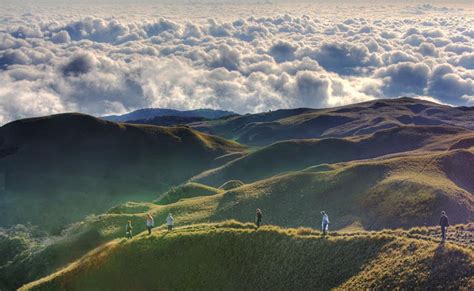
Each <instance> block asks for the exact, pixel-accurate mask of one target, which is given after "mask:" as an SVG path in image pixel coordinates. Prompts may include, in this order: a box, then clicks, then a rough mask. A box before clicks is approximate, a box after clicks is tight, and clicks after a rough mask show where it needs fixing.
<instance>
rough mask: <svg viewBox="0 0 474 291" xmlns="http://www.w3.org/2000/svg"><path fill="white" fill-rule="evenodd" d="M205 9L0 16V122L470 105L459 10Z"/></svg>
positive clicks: (468, 50) (465, 36)
mask: <svg viewBox="0 0 474 291" xmlns="http://www.w3.org/2000/svg"><path fill="white" fill-rule="evenodd" d="M98 7H99V6H98ZM206 7H207V8H209V7H210V6H206V5H204V6H199V5H196V6H193V5H188V6H179V5H177V6H139V7H135V6H124V7H121V6H120V5H118V6H107V7H106V8H100V9H99V8H97V9H95V8H94V7H91V8H87V9H86V8H83V7H82V8H81V9H78V8H66V7H62V8H61V7H59V8H57V9H47V8H43V9H38V10H36V12H32V13H26V14H25V13H24V10H22V9H17V10H16V11H15V10H12V11H10V10H7V9H6V8H0V80H1V84H2V88H1V89H0V114H1V116H0V122H7V121H9V120H12V119H16V118H21V117H27V116H34V115H43V114H50V113H57V112H63V111H82V112H85V113H89V114H96V115H102V114H109V113H121V112H124V111H129V110H133V109H136V108H141V107H152V106H154V107H172V108H178V109H190V108H200V107H212V108H221V109H227V110H234V111H237V112H240V113H245V112H256V111H267V110H269V109H276V108H289V107H325V106H334V105H343V104H349V103H353V102H357V101H363V100H369V99H373V98H382V97H396V96H401V95H409V96H423V97H424V98H434V100H438V101H441V102H445V103H451V104H466V102H472V100H473V99H474V97H472V96H474V93H473V79H474V77H473V75H474V73H473V67H474V65H473V55H472V54H473V51H472V48H473V45H472V42H473V38H474V34H473V31H472V29H470V26H471V25H472V17H471V18H470V16H469V15H470V14H469V12H468V11H460V10H458V9H452V7H438V6H432V5H421V6H412V7H408V6H403V7H398V8H397V7H395V6H394V7H392V8H391V9H390V11H388V10H387V8H386V7H385V6H379V7H378V6H376V7H363V6H360V7H356V6H354V7H352V8H350V7H349V6H347V7H344V6H342V7H338V8H335V7H329V6H328V7H324V9H323V10H317V9H314V10H311V9H309V10H308V9H303V8H299V6H289V7H292V8H295V9H292V10H291V11H292V14H287V13H286V11H287V10H285V7H287V6H284V5H282V6H265V5H252V6H245V5H242V6H241V7H235V6H231V5H221V6H218V7H220V9H222V11H220V12H221V13H219V15H222V16H221V17H217V18H209V17H208V14H209V12H208V10H206ZM270 7H273V8H272V9H273V10H271V9H270V10H271V11H267V10H269V8H270ZM308 7H313V8H314V7H316V6H308ZM167 9H168V10H167ZM298 9H299V10H298ZM367 9H370V11H371V12H372V14H373V15H371V16H369V14H368V13H367V11H368V10H367ZM397 9H398V10H397ZM206 11H207V12H206ZM214 12H215V11H213V13H212V14H213V15H217V14H216V13H214ZM71 15H77V16H72V18H71ZM249 15H252V16H250V17H249ZM414 15H415V16H414ZM419 15H423V16H422V17H420V16H419ZM453 16H456V17H453ZM460 16H462V17H460Z"/></svg>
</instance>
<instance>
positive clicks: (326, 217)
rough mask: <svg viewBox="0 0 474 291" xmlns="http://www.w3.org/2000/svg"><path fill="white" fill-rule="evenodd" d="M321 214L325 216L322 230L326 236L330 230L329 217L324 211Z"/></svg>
mask: <svg viewBox="0 0 474 291" xmlns="http://www.w3.org/2000/svg"><path fill="white" fill-rule="evenodd" d="M321 214H322V216H323V221H322V225H321V227H322V230H323V234H324V235H326V234H327V231H328V228H329V216H328V215H327V214H326V212H324V211H321Z"/></svg>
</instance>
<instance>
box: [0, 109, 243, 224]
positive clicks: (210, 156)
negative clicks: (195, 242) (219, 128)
mask: <svg viewBox="0 0 474 291" xmlns="http://www.w3.org/2000/svg"><path fill="white" fill-rule="evenodd" d="M243 150H245V148H243V147H242V146H240V145H238V144H236V143H234V142H230V141H227V140H224V139H222V138H220V137H214V136H210V135H207V134H203V133H200V132H198V131H195V130H192V129H190V128H188V127H173V128H166V127H158V126H145V125H130V124H117V123H113V122H108V121H104V120H100V119H96V118H94V117H91V116H87V115H82V114H60V115H53V116H49V117H42V118H33V119H25V120H19V121H15V122H12V123H10V124H7V125H5V126H3V127H1V128H0V188H1V190H0V198H1V201H2V203H0V225H3V226H8V225H13V224H16V223H23V224H24V223H27V222H31V223H33V224H36V225H40V226H42V227H44V228H45V229H48V230H53V231H54V230H56V231H57V230H58V229H60V228H62V227H63V226H64V225H67V224H69V223H71V222H74V221H78V220H80V219H82V218H83V217H84V216H85V215H86V214H89V213H100V212H102V211H105V210H106V209H107V208H109V207H111V206H113V205H116V204H118V203H121V202H125V201H129V200H134V201H146V200H151V199H153V198H155V197H156V196H157V193H159V192H162V191H166V190H168V189H169V188H170V187H171V186H173V185H178V184H181V183H182V182H184V181H186V180H187V179H189V178H190V177H192V176H194V175H196V174H198V173H200V172H202V171H204V170H207V169H209V168H212V167H216V166H219V165H221V162H219V159H217V158H218V157H220V156H224V155H228V154H230V153H234V152H242V151H243ZM216 159H217V160H216ZM223 162H225V160H223Z"/></svg>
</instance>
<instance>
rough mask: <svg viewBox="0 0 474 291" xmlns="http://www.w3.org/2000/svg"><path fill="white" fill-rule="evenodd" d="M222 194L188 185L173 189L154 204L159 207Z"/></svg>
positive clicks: (202, 187)
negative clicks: (182, 200)
mask: <svg viewBox="0 0 474 291" xmlns="http://www.w3.org/2000/svg"><path fill="white" fill-rule="evenodd" d="M218 193H222V191H221V190H220V189H216V188H213V187H209V186H206V185H203V184H199V183H192V182H191V183H186V184H184V185H180V186H178V187H173V188H171V189H170V190H169V191H168V192H166V193H165V194H163V195H162V196H161V197H160V198H159V199H157V200H155V201H154V202H155V203H156V204H158V205H166V204H171V203H175V202H178V201H179V200H181V199H185V198H193V197H200V196H209V195H215V194H218Z"/></svg>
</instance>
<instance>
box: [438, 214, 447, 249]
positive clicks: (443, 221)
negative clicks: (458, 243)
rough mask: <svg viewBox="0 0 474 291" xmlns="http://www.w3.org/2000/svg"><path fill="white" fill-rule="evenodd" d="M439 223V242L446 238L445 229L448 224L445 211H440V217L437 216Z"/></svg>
mask: <svg viewBox="0 0 474 291" xmlns="http://www.w3.org/2000/svg"><path fill="white" fill-rule="evenodd" d="M439 225H440V226H441V242H444V241H445V240H446V230H447V228H448V226H449V219H448V216H447V215H446V212H444V211H441V217H440V218H439Z"/></svg>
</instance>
